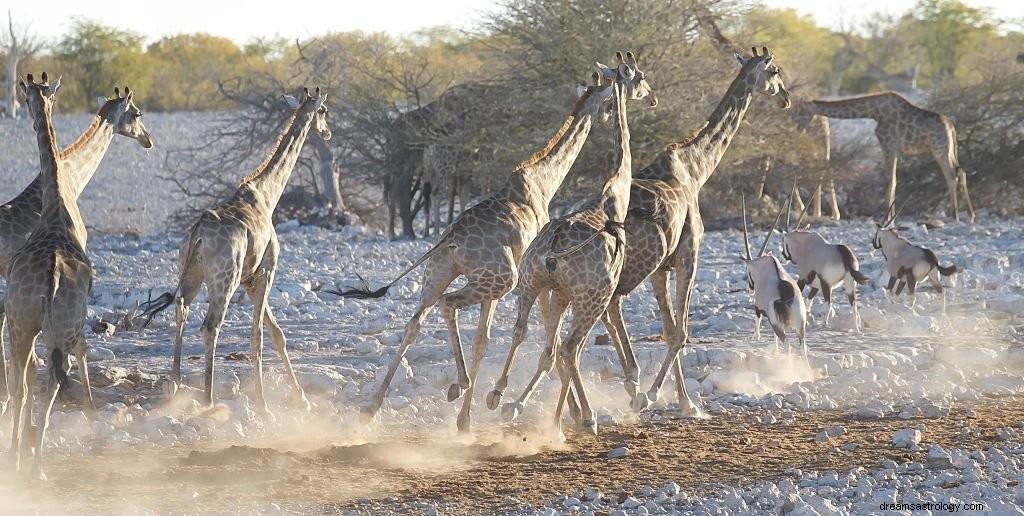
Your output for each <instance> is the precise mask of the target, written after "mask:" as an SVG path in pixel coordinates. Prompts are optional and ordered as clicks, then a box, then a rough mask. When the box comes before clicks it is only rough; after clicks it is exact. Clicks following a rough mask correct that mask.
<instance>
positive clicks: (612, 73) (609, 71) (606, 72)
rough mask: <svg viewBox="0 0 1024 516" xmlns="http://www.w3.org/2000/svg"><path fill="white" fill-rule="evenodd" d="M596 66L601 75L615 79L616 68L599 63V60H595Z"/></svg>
mask: <svg viewBox="0 0 1024 516" xmlns="http://www.w3.org/2000/svg"><path fill="white" fill-rule="evenodd" d="M594 66H595V67H597V71H599V72H601V77H604V78H605V79H608V80H609V81H614V80H615V74H616V71H615V70H614V69H612V68H608V67H607V66H605V65H603V64H601V63H598V62H597V61H594Z"/></svg>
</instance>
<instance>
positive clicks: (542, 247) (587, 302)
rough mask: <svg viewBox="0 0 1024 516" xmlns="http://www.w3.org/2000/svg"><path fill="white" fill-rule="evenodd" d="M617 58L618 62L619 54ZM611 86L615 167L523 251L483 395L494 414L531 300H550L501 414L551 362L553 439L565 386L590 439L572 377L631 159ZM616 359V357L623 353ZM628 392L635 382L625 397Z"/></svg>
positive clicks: (615, 233)
mask: <svg viewBox="0 0 1024 516" xmlns="http://www.w3.org/2000/svg"><path fill="white" fill-rule="evenodd" d="M618 57H619V59H621V58H622V55H621V54H619V56H618ZM626 58H627V59H628V60H629V62H630V63H631V64H633V65H634V66H635V64H636V58H635V57H634V56H633V54H632V53H628V54H627V55H626ZM623 71H625V72H627V73H628V72H630V71H631V68H624V69H623ZM626 79H627V80H628V79H629V77H626ZM612 88H613V96H612V97H613V99H614V100H613V103H612V106H613V111H612V113H613V119H614V120H615V124H614V131H613V135H612V139H613V141H614V142H615V160H614V163H615V165H614V167H613V169H612V173H611V175H610V176H609V177H608V179H607V180H606V181H605V183H604V186H603V188H602V191H601V193H600V195H599V196H598V197H597V198H595V199H591V200H590V202H588V203H587V206H586V207H585V208H583V209H581V210H579V211H577V212H575V213H573V214H570V215H569V216H567V217H563V218H560V219H555V220H552V221H551V222H548V223H547V224H546V225H545V226H544V227H543V228H542V229H541V231H540V233H539V234H538V235H537V238H535V239H534V240H533V242H532V243H531V244H530V246H529V247H528V248H527V249H526V253H525V254H524V255H523V260H522V263H521V264H520V266H519V299H518V316H517V318H516V323H515V331H514V332H513V336H512V345H511V347H509V352H508V358H507V359H506V361H505V368H504V369H503V370H502V373H501V376H500V377H499V378H498V380H497V382H496V383H495V386H494V390H493V391H491V392H490V393H489V394H488V396H487V406H488V408H490V409H491V410H494V409H495V408H497V406H498V402H499V401H500V400H501V397H502V394H503V393H504V391H505V387H506V386H507V385H508V375H509V371H510V370H511V368H512V362H513V360H514V358H515V353H516V349H517V348H518V347H519V345H520V344H522V342H523V338H524V337H525V336H526V330H527V324H528V323H529V316H530V310H531V309H532V308H533V303H534V301H535V300H536V299H537V297H538V296H541V295H545V296H547V295H550V298H551V300H550V302H549V304H548V313H547V314H544V317H545V319H546V320H547V321H549V324H548V327H547V339H546V345H545V349H544V352H543V353H541V358H540V361H539V363H538V364H537V371H536V373H535V374H534V376H533V379H532V380H531V381H530V383H529V385H527V387H526V389H525V390H524V392H523V393H522V394H521V395H520V397H519V400H518V401H516V402H515V403H510V404H507V405H506V406H505V408H503V409H502V410H503V412H504V413H505V414H504V415H505V417H506V418H507V419H513V418H514V417H516V416H517V415H518V414H519V412H520V411H521V410H522V407H523V404H524V403H525V402H526V400H527V399H528V398H529V396H530V395H531V394H532V392H533V390H534V388H535V387H536V385H537V382H538V381H539V380H540V378H541V376H542V375H544V374H546V373H549V372H551V369H552V367H553V366H554V364H555V363H556V362H557V364H558V369H559V375H560V377H561V381H562V388H561V391H560V395H559V401H558V404H557V406H556V409H555V429H556V432H557V433H558V434H559V435H561V420H562V417H561V416H562V410H563V408H564V405H565V402H566V398H567V395H568V392H569V388H570V385H571V386H572V388H573V389H574V391H575V394H576V397H577V398H578V404H579V409H580V419H581V425H582V427H583V428H585V429H587V430H589V431H591V432H593V433H597V423H596V422H595V420H594V414H593V410H592V409H591V407H590V403H589V401H588V400H587V396H586V392H585V391H584V388H583V379H582V377H581V375H580V371H579V356H580V352H581V351H582V349H583V344H584V342H585V340H586V337H587V335H588V334H589V333H590V330H591V329H593V327H594V325H595V324H596V323H597V321H598V320H599V319H600V318H601V314H603V313H604V311H605V309H607V307H608V301H609V300H610V299H611V296H612V292H613V291H614V290H615V285H616V283H618V279H619V273H620V272H622V263H623V260H624V252H625V240H626V235H625V233H624V230H623V220H624V219H625V218H626V207H627V205H628V203H629V187H630V181H631V179H632V170H631V168H632V159H631V154H630V150H629V126H628V123H627V120H626V109H625V107H626V102H625V98H623V96H622V88H620V87H619V84H618V82H615V83H613V84H612ZM549 293H550V294H549ZM568 306H571V307H572V314H573V315H572V324H571V325H570V327H569V334H568V337H567V338H566V340H565V341H564V342H562V343H560V344H559V342H558V341H559V337H558V334H559V332H560V331H561V328H560V327H561V323H562V320H563V319H564V317H565V311H566V308H567V307H568ZM556 352H557V353H558V356H557V360H556V355H555V354H556ZM619 353H620V357H621V356H622V350H619ZM629 359H632V363H634V364H635V363H636V359H635V358H634V357H633V354H632V351H630V352H629ZM623 360H624V361H625V360H626V359H623ZM627 390H629V387H627ZM635 393H636V385H635V384H634V385H633V392H631V395H632V394H635Z"/></svg>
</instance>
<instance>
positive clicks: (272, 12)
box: [0, 0, 1024, 44]
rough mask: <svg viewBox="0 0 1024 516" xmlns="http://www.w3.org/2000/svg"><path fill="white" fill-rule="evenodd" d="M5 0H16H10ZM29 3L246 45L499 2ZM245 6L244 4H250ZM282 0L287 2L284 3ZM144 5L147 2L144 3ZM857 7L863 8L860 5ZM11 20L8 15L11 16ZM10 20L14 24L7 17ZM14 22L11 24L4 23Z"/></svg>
mask: <svg viewBox="0 0 1024 516" xmlns="http://www.w3.org/2000/svg"><path fill="white" fill-rule="evenodd" d="M3 1H4V2H5V3H8V2H11V0H3ZM762 1H763V3H765V4H766V5H768V6H770V7H775V8H783V7H792V8H794V9H796V11H797V12H798V13H800V14H804V15H809V16H811V17H812V18H814V20H815V22H817V23H818V25H821V26H825V27H830V28H839V27H840V25H841V24H845V25H846V26H847V27H849V26H850V25H855V24H857V23H859V22H861V21H863V20H864V19H866V18H867V17H868V16H870V15H871V14H872V13H875V12H882V13H888V14H892V15H900V14H903V13H905V12H906V11H908V10H910V8H911V7H913V6H914V4H915V3H916V0H884V1H879V0H857V1H856V2H855V3H851V2H849V0H846V1H834V0H762ZM965 3H966V4H967V5H970V6H972V7H989V8H991V9H992V11H993V13H994V14H995V15H996V16H999V17H1007V18H1017V19H1024V1H1021V0H966V1H965ZM27 5H30V4H29V3H27V2H23V3H20V4H13V3H11V5H3V4H0V7H2V8H3V11H8V10H10V11H11V14H12V15H13V17H14V21H15V24H16V25H17V26H19V27H22V28H25V29H27V30H28V31H29V32H30V33H31V34H34V35H39V36H42V37H44V38H47V39H51V40H52V39H56V38H58V37H60V36H61V35H63V34H65V33H66V32H67V31H68V30H69V29H70V27H71V22H72V20H73V19H74V17H83V18H86V19H89V20H93V21H96V22H99V23H101V24H103V25H107V26H111V27H115V28H119V29H127V30H131V31H133V32H136V33H139V34H142V35H143V36H145V37H146V39H147V41H148V42H152V41H155V40H157V39H159V38H160V37H162V36H166V35H172V34H182V33H195V32H205V33H209V34H214V35H218V36H224V37H227V38H230V39H232V40H234V41H235V42H237V43H239V44H242V43H245V42H247V41H249V40H251V39H252V38H254V37H260V36H262V37H273V36H281V37H285V38H287V39H295V38H299V39H305V38H309V37H312V36H317V35H320V34H326V33H328V32H341V31H350V30H362V31H364V32H377V31H387V32H390V33H392V34H394V35H400V34H408V33H411V32H415V31H416V30H418V29H422V28H427V27H433V26H437V25H449V26H452V27H455V28H469V27H472V26H473V25H474V24H475V23H476V22H479V21H480V20H482V19H484V18H485V17H486V15H487V13H488V12H489V11H491V10H493V9H495V5H496V2H495V1H493V0H334V1H332V2H310V1H308V0H307V1H299V2H295V3H294V4H287V3H285V4H283V5H286V6H289V7H292V8H290V9H288V8H285V9H282V8H280V7H270V3H269V2H266V1H265V0H255V1H250V2H245V3H243V2H230V1H222V0H207V1H202V2H201V1H197V0H171V1H168V0H155V1H148V2H147V1H143V2H138V1H133V2H125V1H121V0H106V1H103V2H83V1H82V0H42V2H41V5H45V6H46V9H45V10H33V9H31V8H28V7H25V6H27ZM243 5H244V7H239V6H243ZM279 5H280V4H279ZM141 6H145V7H144V8H143V7H141ZM855 6H856V8H855ZM5 21H6V20H5ZM5 25H6V24H5ZM4 28H6V27H4Z"/></svg>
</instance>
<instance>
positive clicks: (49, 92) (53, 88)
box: [45, 75, 62, 96]
mask: <svg viewBox="0 0 1024 516" xmlns="http://www.w3.org/2000/svg"><path fill="white" fill-rule="evenodd" d="M61 77H62V76H61V75H58V76H57V79H56V80H54V81H53V83H52V84H50V85H49V86H47V87H46V90H45V91H46V94H47V95H48V96H49V95H54V94H56V93H57V88H60V78H61Z"/></svg>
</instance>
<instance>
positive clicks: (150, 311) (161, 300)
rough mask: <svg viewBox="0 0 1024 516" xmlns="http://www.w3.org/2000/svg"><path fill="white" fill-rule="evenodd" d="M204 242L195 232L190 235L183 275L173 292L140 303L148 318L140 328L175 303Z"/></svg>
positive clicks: (182, 263)
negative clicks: (186, 275)
mask: <svg viewBox="0 0 1024 516" xmlns="http://www.w3.org/2000/svg"><path fill="white" fill-rule="evenodd" d="M196 227H198V224H196V226H193V231H195V228H196ZM202 244H203V239H202V238H196V237H195V236H194V233H193V234H190V235H189V239H188V240H187V241H186V244H185V245H186V246H187V247H186V248H185V252H184V253H183V256H184V257H183V258H182V260H181V277H180V278H179V279H178V285H177V286H175V287H174V291H173V292H164V293H163V294H160V295H159V296H158V297H157V298H156V299H150V300H149V301H146V302H145V303H141V304H139V310H140V311H141V315H142V317H145V318H146V322H144V323H142V326H141V327H140V328H139V329H146V326H149V323H150V322H152V321H153V317H155V316H156V314H158V313H160V312H162V311H164V309H166V308H167V307H168V306H171V305H173V304H174V300H175V299H177V297H178V293H179V292H181V281H182V279H184V277H185V274H187V273H188V271H189V269H190V268H191V267H192V261H193V260H195V257H196V252H197V251H198V250H199V247H200V246H201V245H202Z"/></svg>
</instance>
